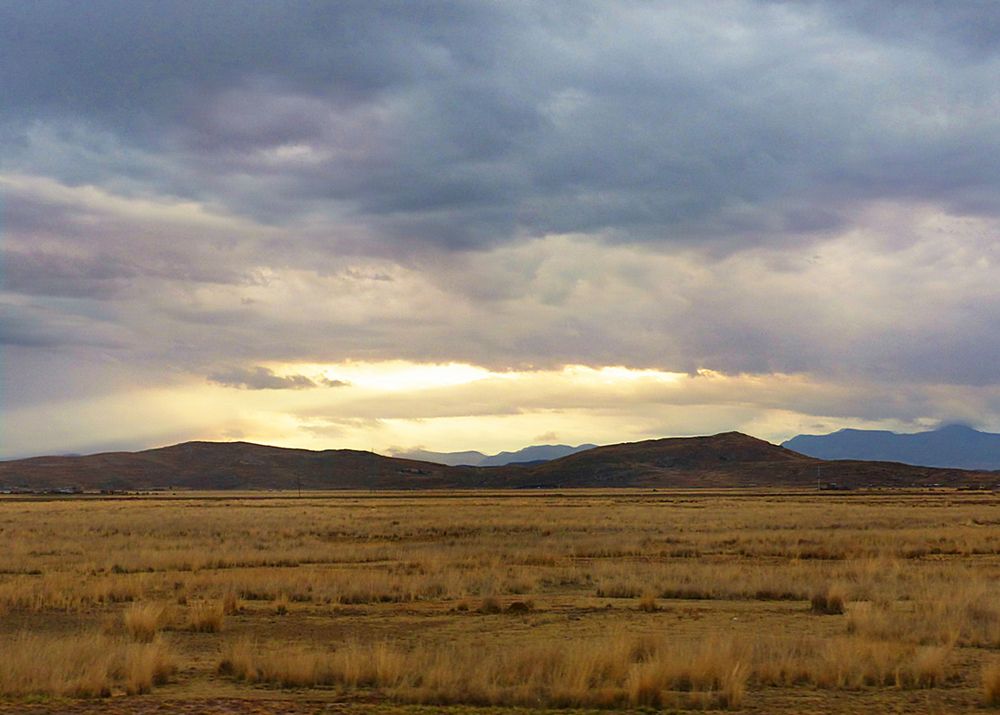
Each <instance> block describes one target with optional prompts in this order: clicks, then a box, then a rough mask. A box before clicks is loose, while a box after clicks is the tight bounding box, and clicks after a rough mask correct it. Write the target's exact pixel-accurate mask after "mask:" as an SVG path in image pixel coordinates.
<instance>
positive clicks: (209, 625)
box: [188, 601, 226, 633]
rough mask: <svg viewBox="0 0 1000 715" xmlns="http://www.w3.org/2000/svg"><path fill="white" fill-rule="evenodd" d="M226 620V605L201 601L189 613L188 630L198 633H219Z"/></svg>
mask: <svg viewBox="0 0 1000 715" xmlns="http://www.w3.org/2000/svg"><path fill="white" fill-rule="evenodd" d="M225 620H226V613H225V604H224V603H222V602H219V603H216V602H213V601H199V602H198V603H195V604H194V605H193V606H191V610H190V611H189V612H188V629H189V630H192V631H195V632H196V633H218V632H219V631H221V630H222V627H223V625H224V623H225Z"/></svg>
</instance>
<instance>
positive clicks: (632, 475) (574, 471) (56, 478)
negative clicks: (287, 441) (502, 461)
mask: <svg viewBox="0 0 1000 715" xmlns="http://www.w3.org/2000/svg"><path fill="white" fill-rule="evenodd" d="M818 482H821V483H822V484H823V485H836V486H837V487H863V486H876V487H885V486H888V487H896V486H899V487H904V486H928V485H932V484H944V485H952V486H997V485H998V484H1000V473H991V472H974V471H966V470H957V469H935V468H928V467H914V466H908V465H903V464H895V463H886V462H863V461H850V460H847V461H826V460H821V459H816V458H813V457H809V456H806V455H802V454H799V453H797V452H795V451H792V450H790V449H787V448H784V447H781V446H778V445H774V444H771V443H769V442H766V441H764V440H760V439H756V438H754V437H750V436H748V435H744V434H741V433H739V432H726V433H722V434H718V435H711V436H704V437H667V438H661V439H653V440H645V441H640V442H626V443H622V444H614V445H605V446H602V447H594V448H592V449H588V450H585V451H581V452H576V453H575V454H571V455H568V456H565V457H561V458H559V459H555V460H551V461H548V462H544V463H542V464H537V465H506V466H499V467H452V466H447V465H442V464H435V463H432V462H423V461H418V460H410V459H399V458H395V457H384V456H381V455H378V454H375V453H373V452H363V451H359V450H349V449H328V450H321V451H315V450H306V449H295V448H287V447H274V446H270V445H258V444H253V443H250V442H202V441H195V442H185V443H181V444H177V445H171V446H167V447H158V448H155V449H149V450H142V451H139V452H104V453H99V454H94V455H85V456H82V457H32V458H28V459H21V460H11V461H6V462H0V487H3V488H7V489H10V488H14V487H26V488H30V489H46V490H54V489H60V488H65V487H70V486H72V487H79V488H82V489H85V490H98V489H100V490H144V489H154V488H179V489H215V490H217V489H286V490H287V489H376V490H377V489H386V490H388V489H441V488H452V489H455V488H458V489H463V488H464V489H478V488H494V489H505V488H520V489H524V488H543V487H549V488H574V487H588V488H592V487H665V488H669V487H684V488H697V487H816V486H817V483H818Z"/></svg>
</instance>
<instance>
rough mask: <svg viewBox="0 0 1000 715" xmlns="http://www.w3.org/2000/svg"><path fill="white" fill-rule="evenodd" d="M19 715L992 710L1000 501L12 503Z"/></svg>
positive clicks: (635, 495)
mask: <svg viewBox="0 0 1000 715" xmlns="http://www.w3.org/2000/svg"><path fill="white" fill-rule="evenodd" d="M0 543H2V544H3V547H4V548H3V550H2V551H0V658H2V663H3V667H2V668H0V712H29V713H30V712H38V713H48V712H76V713H90V712H93V713H98V712H111V713H131V712H192V713H193V712H217V713H228V712H233V713H251V712H254V713H257V712H288V713H299V712H338V713H339V712H344V713H347V712H352V713H353V712H357V713H378V714H381V713H390V712H392V713H396V712H399V713H403V712H432V711H433V712H436V711H439V710H442V709H446V710H449V711H453V712H471V711H476V712H490V713H493V712H504V711H505V710H507V709H509V708H513V707H520V708H530V709H534V710H537V711H548V710H559V711H576V710H607V709H616V710H628V709H635V710H640V709H648V708H656V709H663V710H694V709H721V710H728V711H731V712H753V713H773V712H787V713H793V712H794V713H803V712H817V713H820V712H830V713H834V712H843V713H849V712H857V711H859V710H862V709H864V710H868V711H871V712H928V713H938V712H942V713H943V712H988V711H989V709H991V708H1000V597H998V595H997V594H998V591H997V586H996V584H997V580H998V577H1000V497H998V496H997V495H995V494H989V493H985V494H984V493H974V492H953V491H946V490H935V491H923V492H908V493H894V492H890V491H881V492H872V493H867V494H864V493H857V492H855V493H807V492H787V493H783V494H777V493H769V492H766V491H757V492H735V491H718V492H683V493H682V492H677V491H626V492H623V491H618V492H601V491H579V492H563V493H551V492H549V493H546V492H531V493H524V492H503V493H476V492H436V493H380V494H374V493H343V492H340V493H322V494H319V493H307V494H305V495H303V496H302V497H298V496H296V495H290V494H237V495H234V494H223V495H219V494H215V495H201V494H200V495H180V496H174V497H169V496H166V497H161V498H138V499H127V498H106V499H96V498H95V499H88V498H64V499H58V498H56V499H28V498H7V499H5V500H3V501H0Z"/></svg>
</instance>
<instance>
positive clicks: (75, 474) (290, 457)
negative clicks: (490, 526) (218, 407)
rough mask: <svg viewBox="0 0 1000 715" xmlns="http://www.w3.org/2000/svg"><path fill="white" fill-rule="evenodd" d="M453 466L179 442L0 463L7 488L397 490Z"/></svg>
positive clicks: (424, 482) (445, 474)
mask: <svg viewBox="0 0 1000 715" xmlns="http://www.w3.org/2000/svg"><path fill="white" fill-rule="evenodd" d="M456 471H457V470H454V469H453V468H451V467H445V466H443V465H439V464H431V463H429V462H417V461H414V460H408V459H392V458H390V457H382V456H380V455H377V454H373V453H372V452H360V451H356V450H350V449H331V450H324V451H321V452H315V451H311V450H307V449H286V448H283V447H269V446H266V445H260V444H251V443H249V442H185V443H183V444H177V445H173V446H171V447H161V448H159V449H149V450H145V451H142V452H106V453H104V454H92V455H88V456H85V457H36V458H33V459H21V460H16V461H10V462H0V484H2V485H4V486H6V487H14V486H19V485H23V486H28V487H31V488H36V489H37V488H42V489H58V488H61V487H67V486H79V487H83V488H84V489H88V490H89V489H152V488H157V487H179V488H188V489H296V488H298V487H300V486H301V488H302V489H396V488H435V487H444V486H453V482H454V480H455V477H456V476H457V475H456V474H453V472H456Z"/></svg>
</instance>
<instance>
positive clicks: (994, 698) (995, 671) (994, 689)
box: [982, 660, 1000, 707]
mask: <svg viewBox="0 0 1000 715" xmlns="http://www.w3.org/2000/svg"><path fill="white" fill-rule="evenodd" d="M982 677H983V700H984V701H985V702H986V704H987V705H993V706H995V707H1000V660H994V661H993V662H992V663H988V664H987V665H985V666H983V676H982Z"/></svg>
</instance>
